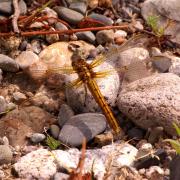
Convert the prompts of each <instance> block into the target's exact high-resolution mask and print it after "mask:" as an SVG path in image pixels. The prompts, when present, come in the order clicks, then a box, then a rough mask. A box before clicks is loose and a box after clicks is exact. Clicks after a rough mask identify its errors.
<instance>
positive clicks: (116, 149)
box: [14, 143, 138, 180]
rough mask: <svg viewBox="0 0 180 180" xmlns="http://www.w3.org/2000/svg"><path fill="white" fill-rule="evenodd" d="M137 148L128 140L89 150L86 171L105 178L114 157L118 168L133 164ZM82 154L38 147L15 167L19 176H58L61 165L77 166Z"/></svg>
mask: <svg viewBox="0 0 180 180" xmlns="http://www.w3.org/2000/svg"><path fill="white" fill-rule="evenodd" d="M137 151H138V150H137V149H136V148H135V147H133V146H131V145H130V144H127V143H122V144H112V145H108V146H104V147H103V148H102V149H94V150H86V158H85V164H84V167H83V173H86V172H92V171H93V173H94V176H95V178H97V179H98V180H103V177H104V174H105V172H106V168H107V167H108V165H109V161H111V160H112V162H113V164H116V165H117V166H118V167H121V166H122V165H125V166H126V165H127V166H129V165H132V164H133V161H134V159H135V156H136V153H137ZM80 155H81V152H80V151H79V150H78V149H69V150H68V151H62V150H54V151H52V152H51V153H50V152H49V151H48V150H46V149H39V150H37V151H33V152H31V153H29V154H27V155H25V156H23V157H21V158H20V159H19V160H18V162H17V163H15V164H14V169H15V171H16V172H17V173H18V176H19V178H29V179H31V178H36V179H46V180H48V179H50V178H52V177H53V175H55V173H56V172H57V170H58V168H65V169H70V168H76V167H77V165H78V161H79V157H80ZM125 156H126V157H125ZM130 157H131V158H130ZM121 158H122V160H121ZM127 159H128V160H129V161H127Z"/></svg>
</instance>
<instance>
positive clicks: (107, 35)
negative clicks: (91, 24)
mask: <svg viewBox="0 0 180 180" xmlns="http://www.w3.org/2000/svg"><path fill="white" fill-rule="evenodd" d="M96 40H97V43H98V44H106V43H111V42H113V40H114V31H113V30H102V31H98V32H97V34H96Z"/></svg>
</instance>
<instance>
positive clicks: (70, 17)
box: [54, 6, 83, 25]
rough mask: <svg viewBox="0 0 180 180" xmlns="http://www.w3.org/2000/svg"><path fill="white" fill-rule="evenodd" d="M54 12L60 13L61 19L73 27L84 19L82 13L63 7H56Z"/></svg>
mask: <svg viewBox="0 0 180 180" xmlns="http://www.w3.org/2000/svg"><path fill="white" fill-rule="evenodd" d="M54 10H55V11H56V12H57V13H58V16H59V17H60V18H62V19H63V20H65V21H67V22H68V23H70V24H73V25H76V24H78V23H79V22H80V21H81V20H82V19H83V15H82V14H81V13H79V12H76V11H74V10H71V9H68V8H65V7H62V6H56V7H55V8H54Z"/></svg>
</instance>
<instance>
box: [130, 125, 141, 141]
mask: <svg viewBox="0 0 180 180" xmlns="http://www.w3.org/2000/svg"><path fill="white" fill-rule="evenodd" d="M127 134H128V136H129V138H135V139H136V140H137V139H138V140H140V139H142V138H143V137H144V132H143V130H142V129H140V128H135V127H134V128H132V129H130V130H129V131H128V133H127Z"/></svg>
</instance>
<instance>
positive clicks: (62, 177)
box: [53, 172, 69, 180]
mask: <svg viewBox="0 0 180 180" xmlns="http://www.w3.org/2000/svg"><path fill="white" fill-rule="evenodd" d="M67 179H69V175H68V174H64V173H61V172H57V173H56V174H55V175H54V179H53V180H67Z"/></svg>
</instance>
